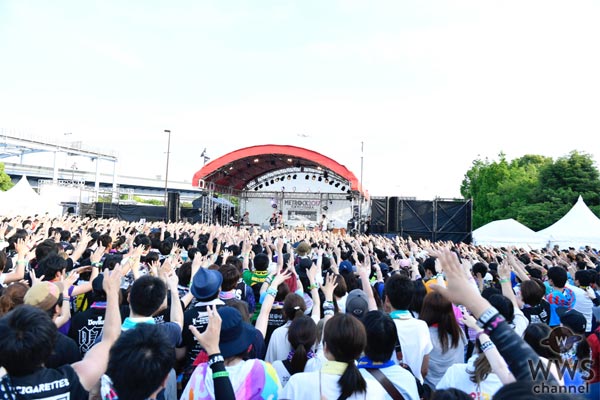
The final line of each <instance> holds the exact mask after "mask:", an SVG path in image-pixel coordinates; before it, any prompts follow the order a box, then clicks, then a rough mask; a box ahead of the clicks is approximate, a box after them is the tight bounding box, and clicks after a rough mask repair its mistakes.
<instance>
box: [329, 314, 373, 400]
mask: <svg viewBox="0 0 600 400" xmlns="http://www.w3.org/2000/svg"><path fill="white" fill-rule="evenodd" d="M323 340H324V342H325V346H326V347H327V351H328V352H329V353H330V354H331V355H332V356H333V357H334V359H335V361H339V362H344V363H347V364H348V366H347V367H346V370H345V371H344V373H343V374H342V376H341V377H340V379H339V381H338V385H339V387H340V392H341V393H340V397H338V400H345V399H347V398H349V397H350V396H352V395H353V394H354V393H366V391H367V382H366V381H365V379H364V378H363V376H362V375H361V373H360V372H359V370H358V368H357V367H356V365H355V364H354V361H355V360H356V359H358V357H360V355H361V353H362V352H363V350H364V349H365V346H366V345H367V333H366V331H365V327H364V326H363V324H362V323H361V322H360V321H359V320H358V319H356V318H355V317H352V316H350V315H347V314H342V313H339V314H336V315H335V316H333V317H332V318H331V319H330V320H329V321H327V324H326V325H325V332H324V333H323Z"/></svg>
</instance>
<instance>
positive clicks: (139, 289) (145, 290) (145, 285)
mask: <svg viewBox="0 0 600 400" xmlns="http://www.w3.org/2000/svg"><path fill="white" fill-rule="evenodd" d="M166 296H167V286H166V285H165V283H164V282H163V281H162V279H160V278H156V277H154V276H150V275H144V276H142V277H140V278H138V279H136V281H135V282H133V285H131V291H130V292H129V305H130V307H131V311H133V312H134V313H136V314H138V315H141V316H144V317H150V316H152V314H154V313H155V312H156V310H158V309H159V308H160V306H161V305H162V303H163V302H164V300H165V298H166Z"/></svg>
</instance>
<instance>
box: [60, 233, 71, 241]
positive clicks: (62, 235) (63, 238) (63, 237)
mask: <svg viewBox="0 0 600 400" xmlns="http://www.w3.org/2000/svg"><path fill="white" fill-rule="evenodd" d="M69 239H71V232H69V231H66V230H64V231H60V241H61V242H68V241H69Z"/></svg>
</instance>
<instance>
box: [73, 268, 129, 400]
mask: <svg viewBox="0 0 600 400" xmlns="http://www.w3.org/2000/svg"><path fill="white" fill-rule="evenodd" d="M121 276H122V274H121V266H120V265H118V264H117V265H116V266H115V269H114V270H113V271H112V272H110V271H109V270H108V269H107V270H105V271H104V281H103V285H102V286H103V288H104V291H105V292H106V314H105V318H104V328H103V329H102V340H101V341H100V343H98V344H97V345H95V346H94V347H92V348H91V349H90V350H89V351H88V352H87V353H86V355H85V357H84V359H83V360H81V361H79V362H76V363H75V364H73V369H74V370H75V372H76V373H77V375H78V376H79V381H80V382H81V385H82V386H83V387H84V388H85V389H86V390H88V391H89V390H90V389H91V388H92V387H93V386H94V385H96V383H97V382H98V380H99V379H100V377H101V376H102V374H104V372H105V371H106V367H107V365H108V355H109V351H110V348H111V347H112V345H113V344H114V342H115V341H116V340H117V338H118V337H119V335H120V334H121V313H120V311H119V290H120V289H119V288H120V286H121Z"/></svg>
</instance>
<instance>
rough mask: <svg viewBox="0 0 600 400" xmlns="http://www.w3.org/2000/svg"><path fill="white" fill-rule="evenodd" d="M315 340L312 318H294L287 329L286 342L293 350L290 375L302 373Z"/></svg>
mask: <svg viewBox="0 0 600 400" xmlns="http://www.w3.org/2000/svg"><path fill="white" fill-rule="evenodd" d="M316 339H317V324H315V321H313V319H312V318H310V317H307V316H306V315H302V316H300V317H298V318H295V319H294V320H293V321H292V323H291V324H290V327H289V329H288V341H289V342H290V344H291V345H292V348H293V349H294V355H293V356H292V359H291V361H290V364H291V371H290V372H291V375H293V374H295V373H296V372H304V367H306V363H307V362H308V353H309V352H310V350H311V348H312V347H313V345H314V344H315V340H316Z"/></svg>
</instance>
